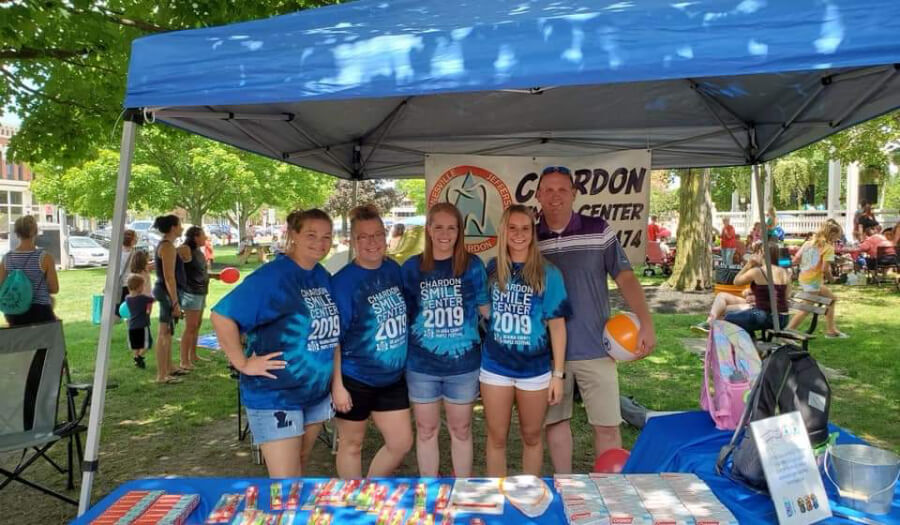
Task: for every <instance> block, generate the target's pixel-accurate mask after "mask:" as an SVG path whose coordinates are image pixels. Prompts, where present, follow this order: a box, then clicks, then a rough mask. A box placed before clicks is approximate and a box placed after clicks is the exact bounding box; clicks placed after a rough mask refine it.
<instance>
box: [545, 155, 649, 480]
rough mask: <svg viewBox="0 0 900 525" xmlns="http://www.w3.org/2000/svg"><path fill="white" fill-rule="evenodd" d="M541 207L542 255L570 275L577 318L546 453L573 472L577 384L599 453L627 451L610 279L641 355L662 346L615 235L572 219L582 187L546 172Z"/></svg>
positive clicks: (559, 171) (569, 324)
mask: <svg viewBox="0 0 900 525" xmlns="http://www.w3.org/2000/svg"><path fill="white" fill-rule="evenodd" d="M536 196H537V200H538V202H539V203H540V204H541V218H540V221H539V222H538V240H539V247H540V249H541V253H543V254H544V256H545V257H546V258H547V259H548V260H550V261H551V262H552V263H553V264H555V265H556V266H557V267H558V268H559V269H560V270H561V271H562V274H563V277H564V279H565V282H566V291H567V293H568V296H569V302H570V303H571V305H572V312H573V315H572V316H571V317H569V318H568V319H567V320H566V339H567V343H566V371H565V390H564V394H563V399H562V401H561V402H560V403H559V404H557V405H554V406H551V407H550V408H549V411H548V412H547V419H546V428H547V445H548V448H549V449H550V459H551V460H552V461H553V468H554V470H555V472H557V473H559V474H567V473H570V472H571V471H572V429H571V427H570V426H569V420H570V419H571V418H572V407H573V400H572V395H573V393H574V390H575V382H576V381H577V382H578V388H579V390H580V391H581V396H582V398H583V399H584V406H585V409H586V411H587V416H588V422H589V423H590V424H591V426H593V427H594V453H595V454H596V455H598V456H599V455H600V454H601V453H603V452H604V451H606V450H608V449H610V448H617V447H621V446H622V436H621V434H620V433H619V423H621V421H622V415H621V412H620V410H619V379H618V376H617V374H616V364H615V361H613V360H612V359H611V358H610V357H609V356H607V354H606V351H605V350H604V348H603V327H604V326H605V325H606V320H607V319H608V318H609V316H610V311H609V289H608V287H607V276H608V275H609V276H611V277H612V278H613V279H614V280H615V281H616V285H617V286H618V288H619V292H620V293H621V294H622V297H624V298H625V302H626V303H627V304H628V306H629V307H630V308H631V311H633V312H634V313H635V314H636V315H637V316H638V318H639V319H640V321H641V330H640V334H639V338H638V352H639V353H640V354H641V356H646V355H648V354H649V353H650V352H651V351H653V347H654V346H656V335H655V334H654V331H653V319H652V318H651V317H650V311H649V309H648V308H647V301H646V300H645V299H644V291H643V289H642V288H641V284H640V283H639V282H638V280H637V277H635V275H634V272H633V271H632V269H631V264H629V262H628V258H627V257H626V256H625V251H624V250H622V246H621V245H620V244H619V241H618V239H617V238H616V232H615V231H614V230H613V229H612V228H611V227H610V226H609V224H607V223H606V221H605V220H603V219H602V218H600V217H588V216H586V215H581V214H578V213H575V212H573V211H572V204H573V203H574V202H575V185H574V184H573V183H572V175H571V172H570V171H569V170H568V169H567V168H565V167H562V166H559V167H549V168H546V169H545V170H544V171H543V173H542V174H541V178H540V180H539V181H538V190H537V195H536Z"/></svg>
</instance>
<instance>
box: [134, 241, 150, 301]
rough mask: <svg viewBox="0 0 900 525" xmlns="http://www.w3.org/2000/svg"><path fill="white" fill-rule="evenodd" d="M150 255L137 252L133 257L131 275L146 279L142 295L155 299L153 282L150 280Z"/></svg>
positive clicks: (144, 252)
mask: <svg viewBox="0 0 900 525" xmlns="http://www.w3.org/2000/svg"><path fill="white" fill-rule="evenodd" d="M150 270H151V268H150V255H149V254H148V253H147V252H146V251H144V250H136V251H135V252H134V255H133V256H132V257H131V273H132V274H136V275H140V276H141V277H142V278H143V279H144V284H143V288H142V289H141V293H142V294H144V295H149V296H151V297H153V282H152V281H151V280H150Z"/></svg>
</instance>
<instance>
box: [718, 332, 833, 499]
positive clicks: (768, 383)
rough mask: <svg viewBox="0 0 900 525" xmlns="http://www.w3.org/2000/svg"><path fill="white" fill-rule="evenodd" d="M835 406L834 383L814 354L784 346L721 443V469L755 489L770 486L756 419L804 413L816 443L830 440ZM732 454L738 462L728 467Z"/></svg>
mask: <svg viewBox="0 0 900 525" xmlns="http://www.w3.org/2000/svg"><path fill="white" fill-rule="evenodd" d="M830 408H831V387H830V386H829V385H828V379H827V378H826V377H825V374H823V373H822V370H821V369H820V368H819V365H818V363H816V360H815V359H813V357H812V356H811V355H809V352H807V351H806V350H803V349H802V348H800V347H798V346H796V345H793V344H785V345H782V346H780V347H778V348H777V349H776V350H774V351H773V352H772V353H771V354H770V355H769V356H768V357H766V358H765V359H764V360H763V365H762V372H760V375H759V377H758V378H757V381H756V383H754V385H753V389H752V390H751V391H750V401H749V402H748V403H747V407H746V409H745V410H744V413H743V414H742V415H741V421H740V424H739V425H738V427H737V429H735V431H734V434H733V435H732V436H731V441H730V442H729V443H728V445H726V446H724V447H722V450H721V451H720V452H719V457H718V460H717V461H716V472H717V473H719V474H722V473H723V470H725V473H726V475H729V474H730V476H729V477H731V478H732V479H734V480H735V481H738V482H741V483H744V484H745V485H748V486H750V487H751V488H754V489H757V490H762V491H765V490H767V485H766V478H765V474H764V473H763V469H762V463H761V462H760V459H759V452H758V450H757V448H756V442H755V441H754V439H753V433H752V432H750V431H749V425H750V422H751V421H758V420H760V419H765V418H768V417H772V416H776V415H779V414H784V413H788V412H793V411H795V410H796V411H799V412H800V415H801V416H802V417H803V422H804V423H805V425H806V431H807V433H808V434H809V441H810V443H812V446H813V447H816V446H818V445H821V444H823V443H826V442H827V441H828V412H829V409H830ZM732 453H733V456H734V457H733V460H732V462H731V464H730V465H726V462H727V461H728V458H729V456H731V455H732Z"/></svg>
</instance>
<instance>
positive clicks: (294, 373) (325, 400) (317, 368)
mask: <svg viewBox="0 0 900 525" xmlns="http://www.w3.org/2000/svg"><path fill="white" fill-rule="evenodd" d="M332 228H333V224H332V222H331V218H330V217H329V216H328V214H326V213H325V212H324V211H321V210H318V209H313V210H307V211H302V212H301V211H295V212H292V213H291V214H290V215H288V218H287V239H288V242H287V246H286V248H285V253H284V254H283V255H278V256H276V257H275V259H274V260H272V261H270V262H268V263H266V264H264V265H262V266H260V267H259V268H257V269H256V271H254V272H253V273H251V274H250V275H248V276H247V277H246V278H245V279H244V280H243V281H242V282H241V284H239V285H237V287H235V288H234V289H233V290H232V291H231V292H229V293H228V295H226V296H225V297H224V298H222V300H221V301H219V302H218V303H217V304H216V305H215V306H214V307H213V309H212V315H211V316H210V320H211V321H212V325H213V327H214V328H215V330H216V336H217V337H218V339H219V344H220V345H221V347H222V350H223V351H224V352H225V355H226V356H227V357H228V360H229V361H230V362H231V364H232V366H234V368H236V369H237V371H238V372H240V389H241V400H242V401H243V403H244V407H245V408H246V410H247V420H248V422H249V423H250V430H251V432H253V441H254V443H259V444H260V448H261V449H262V454H263V458H265V461H266V468H267V469H268V471H269V477H272V478H287V477H298V476H302V475H303V474H304V469H305V467H306V465H307V464H308V462H309V456H310V454H311V452H312V447H313V445H314V444H315V442H316V436H318V434H319V430H321V428H322V423H323V422H324V421H326V420H328V419H330V418H331V416H332V415H333V411H332V407H331V376H332V372H333V369H334V358H335V350H336V349H337V348H338V341H339V338H340V335H341V327H340V318H339V314H338V309H337V306H336V305H335V302H334V299H333V297H334V294H332V292H331V278H330V276H329V275H328V272H327V271H325V269H324V268H323V267H322V266H321V265H320V264H319V261H320V260H322V258H323V257H325V256H326V255H327V254H328V251H329V250H331V237H332ZM242 335H245V336H246V338H247V344H246V347H245V346H244V345H242V344H241V336H242Z"/></svg>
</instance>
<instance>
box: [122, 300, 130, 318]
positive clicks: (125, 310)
mask: <svg viewBox="0 0 900 525" xmlns="http://www.w3.org/2000/svg"><path fill="white" fill-rule="evenodd" d="M119 317H121V318H122V319H128V318H129V317H131V312H129V311H128V303H126V302H125V301H122V304H120V305H119Z"/></svg>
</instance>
